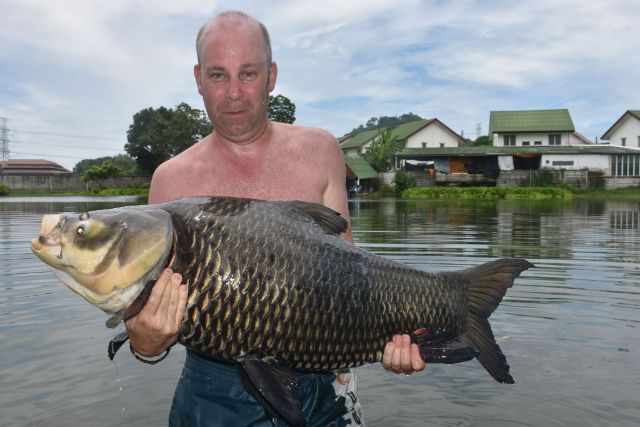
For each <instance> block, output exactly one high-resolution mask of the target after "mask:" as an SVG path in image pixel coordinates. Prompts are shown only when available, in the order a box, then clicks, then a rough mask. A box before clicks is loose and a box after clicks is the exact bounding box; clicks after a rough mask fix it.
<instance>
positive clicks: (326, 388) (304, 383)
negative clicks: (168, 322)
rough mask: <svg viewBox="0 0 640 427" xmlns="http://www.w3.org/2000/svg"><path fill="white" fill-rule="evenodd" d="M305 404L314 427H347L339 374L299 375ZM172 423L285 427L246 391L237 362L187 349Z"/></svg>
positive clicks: (176, 426)
mask: <svg viewBox="0 0 640 427" xmlns="http://www.w3.org/2000/svg"><path fill="white" fill-rule="evenodd" d="M298 379H299V382H300V386H299V387H300V388H299V390H300V393H299V394H300V403H301V405H302V410H303V412H304V415H305V417H306V418H307V422H308V425H309V427H312V426H335V427H339V426H346V425H349V424H350V422H349V421H348V420H346V419H345V418H343V417H344V415H345V414H346V413H347V407H346V406H345V397H344V396H338V395H336V392H335V389H334V386H333V385H332V382H333V381H334V380H335V379H336V375H335V374H334V373H323V374H308V373H304V374H303V373H300V374H298ZM169 425H170V426H172V427H202V426H224V427H236V426H265V427H266V426H269V427H271V426H285V425H286V424H285V423H284V422H283V421H281V420H278V419H272V418H270V417H269V416H268V415H267V414H266V413H265V411H264V409H263V408H262V406H261V405H260V404H259V403H258V402H257V401H256V400H255V399H254V398H253V396H251V395H250V394H249V393H248V392H247V391H245V389H244V387H243V386H242V383H241V381H240V377H239V375H238V373H237V371H236V367H235V365H233V364H230V363H225V362H220V361H217V360H212V359H209V358H206V357H203V356H200V355H199V354H197V353H195V352H193V351H189V350H187V358H186V361H185V365H184V369H183V371H182V377H181V378H180V381H179V382H178V385H177V387H176V392H175V395H174V397H173V404H172V405H171V412H170V414H169Z"/></svg>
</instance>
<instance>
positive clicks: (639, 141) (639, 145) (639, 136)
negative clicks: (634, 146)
mask: <svg viewBox="0 0 640 427" xmlns="http://www.w3.org/2000/svg"><path fill="white" fill-rule="evenodd" d="M638 147H640V135H638Z"/></svg>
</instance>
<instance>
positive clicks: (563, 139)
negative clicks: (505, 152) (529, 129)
mask: <svg viewBox="0 0 640 427" xmlns="http://www.w3.org/2000/svg"><path fill="white" fill-rule="evenodd" d="M558 133H559V134H560V145H569V133H567V132H564V133H562V132H546V133H507V134H506V135H515V136H516V145H515V146H516V147H523V146H524V144H523V142H524V141H529V146H530V147H535V146H536V145H535V141H540V142H541V144H540V145H538V147H540V146H547V147H548V146H549V135H550V134H558ZM504 135H505V134H503V133H494V134H493V146H494V147H504V146H505V145H504V138H503V136H504ZM554 146H556V145H554ZM556 147H557V146H556Z"/></svg>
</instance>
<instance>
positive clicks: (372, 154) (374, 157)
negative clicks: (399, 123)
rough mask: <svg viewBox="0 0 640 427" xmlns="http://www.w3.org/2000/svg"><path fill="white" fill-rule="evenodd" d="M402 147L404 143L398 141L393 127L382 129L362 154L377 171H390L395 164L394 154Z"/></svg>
mask: <svg viewBox="0 0 640 427" xmlns="http://www.w3.org/2000/svg"><path fill="white" fill-rule="evenodd" d="M401 149H402V144H400V143H398V142H396V137H395V136H393V133H392V132H391V129H380V130H379V131H378V136H376V138H375V139H374V141H373V142H372V143H371V145H370V146H369V147H367V149H366V151H365V152H364V154H363V155H362V157H364V158H365V160H366V161H367V162H369V164H370V165H371V167H372V168H373V169H374V170H375V171H376V172H389V171H390V170H391V167H392V166H393V161H394V155H395V153H397V152H398V151H400V150H401Z"/></svg>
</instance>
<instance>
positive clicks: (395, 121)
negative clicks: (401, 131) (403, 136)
mask: <svg viewBox="0 0 640 427" xmlns="http://www.w3.org/2000/svg"><path fill="white" fill-rule="evenodd" d="M418 120H423V118H422V117H420V116H419V115H417V114H413V113H405V114H401V115H400V116H380V117H371V118H370V119H369V120H367V122H366V123H365V124H364V125H360V126H358V127H357V128H354V129H353V130H352V131H351V132H350V134H351V135H353V134H356V133H360V132H363V131H366V130H373V129H382V128H394V127H396V126H400V125H402V124H405V123H411V122H416V121H418Z"/></svg>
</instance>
